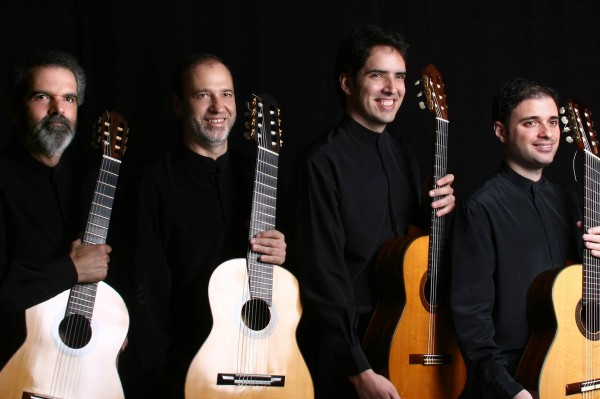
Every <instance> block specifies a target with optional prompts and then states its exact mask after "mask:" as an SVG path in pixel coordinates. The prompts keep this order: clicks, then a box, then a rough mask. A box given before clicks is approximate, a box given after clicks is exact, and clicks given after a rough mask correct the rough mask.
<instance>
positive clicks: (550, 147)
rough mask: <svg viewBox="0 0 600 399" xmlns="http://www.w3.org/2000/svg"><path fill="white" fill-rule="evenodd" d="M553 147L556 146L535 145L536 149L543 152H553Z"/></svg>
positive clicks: (549, 144) (547, 144)
mask: <svg viewBox="0 0 600 399" xmlns="http://www.w3.org/2000/svg"><path fill="white" fill-rule="evenodd" d="M553 145H554V144H553V143H545V144H535V147H536V148H537V149H538V150H542V151H550V150H552V146H553Z"/></svg>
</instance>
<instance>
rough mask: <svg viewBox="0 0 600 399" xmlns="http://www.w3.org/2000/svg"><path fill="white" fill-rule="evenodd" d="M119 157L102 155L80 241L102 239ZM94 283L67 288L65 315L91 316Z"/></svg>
mask: <svg viewBox="0 0 600 399" xmlns="http://www.w3.org/2000/svg"><path fill="white" fill-rule="evenodd" d="M120 166H121V161H120V160H118V159H115V158H111V157H109V156H106V155H104V156H103V157H102V164H101V166H100V171H99V172H98V179H97V181H96V189H95V191H94V196H93V199H92V205H91V207H90V212H89V215H88V221H87V225H86V229H85V232H84V234H83V239H82V242H83V244H84V245H95V244H104V243H106V237H107V235H108V225H109V223H110V214H111V211H112V204H113V200H114V198H115V191H116V188H117V179H118V177H119V168H120ZM96 290H97V283H85V284H77V285H75V286H74V287H73V288H72V289H71V294H70V296H69V301H68V303H67V311H66V314H67V315H71V314H79V315H83V316H85V317H86V318H87V319H88V320H91V318H92V313H93V310H94V302H95V299H96Z"/></svg>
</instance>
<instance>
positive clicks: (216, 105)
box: [210, 96, 225, 113]
mask: <svg viewBox="0 0 600 399" xmlns="http://www.w3.org/2000/svg"><path fill="white" fill-rule="evenodd" d="M223 104H224V103H223V101H222V100H221V98H220V97H219V96H213V97H212V99H211V104H210V108H211V110H212V111H213V112H216V113H218V112H221V111H223V109H224V108H225V107H224V105H223Z"/></svg>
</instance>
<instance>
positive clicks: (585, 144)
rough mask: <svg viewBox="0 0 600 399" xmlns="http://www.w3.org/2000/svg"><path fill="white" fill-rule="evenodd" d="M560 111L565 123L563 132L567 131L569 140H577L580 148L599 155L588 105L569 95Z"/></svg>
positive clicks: (562, 120)
mask: <svg viewBox="0 0 600 399" xmlns="http://www.w3.org/2000/svg"><path fill="white" fill-rule="evenodd" d="M560 113H561V114H562V115H563V116H562V117H561V119H560V120H561V122H562V123H563V125H564V128H563V132H565V133H567V141H569V142H573V141H576V142H577V146H578V147H579V149H580V150H583V151H586V152H589V153H591V154H594V155H596V156H598V142H597V138H596V131H595V130H594V122H593V121H592V113H591V111H590V109H589V108H588V106H587V105H586V104H585V103H584V102H583V101H581V100H578V99H575V98H573V97H569V98H568V99H567V104H566V105H565V106H564V107H562V108H561V109H560ZM570 134H572V136H571V135H570Z"/></svg>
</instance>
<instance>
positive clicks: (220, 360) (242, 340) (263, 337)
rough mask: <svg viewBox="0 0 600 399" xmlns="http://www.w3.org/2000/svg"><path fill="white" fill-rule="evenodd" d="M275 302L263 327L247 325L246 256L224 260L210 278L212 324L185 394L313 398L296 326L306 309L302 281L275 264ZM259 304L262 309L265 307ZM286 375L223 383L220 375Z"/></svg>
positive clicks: (190, 395)
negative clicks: (278, 379)
mask: <svg viewBox="0 0 600 399" xmlns="http://www.w3.org/2000/svg"><path fill="white" fill-rule="evenodd" d="M273 280H274V284H273V304H272V307H271V308H270V309H268V312H267V313H268V314H267V313H265V318H264V319H263V320H264V321H265V323H266V322H267V321H268V324H266V325H265V326H264V327H263V326H260V327H263V328H261V329H260V330H253V329H252V328H249V327H248V325H247V324H246V323H244V321H243V316H242V315H243V313H244V310H243V309H242V308H243V306H244V304H246V303H247V301H248V300H249V298H245V299H244V298H242V297H241V296H240V292H242V289H243V288H244V287H245V286H248V273H247V267H246V260H245V259H233V260H230V261H227V262H225V263H223V264H222V265H220V266H219V267H218V268H217V269H216V270H215V272H214V273H213V275H212V277H211V280H210V283H209V291H208V292H209V298H210V303H211V311H212V315H213V329H212V330H211V333H210V335H209V336H208V338H207V340H206V341H205V342H204V344H203V345H202V347H201V348H200V351H199V352H198V353H197V355H196V357H195V358H194V360H193V361H192V363H191V365H190V368H189V371H188V375H187V379H186V388H185V397H186V398H187V399H192V398H261V399H263V398H264V399H275V398H298V399H310V398H312V397H313V386H312V382H311V378H310V374H309V372H308V368H307V367H306V364H305V362H304V359H303V357H302V355H301V353H300V350H299V349H298V345H297V343H296V327H297V325H298V321H299V320H300V314H301V311H302V308H301V304H300V301H299V295H298V294H299V293H298V283H297V281H296V278H295V277H294V276H293V275H292V274H291V273H289V272H288V271H287V270H285V269H283V268H281V267H278V266H274V267H273ZM263 310H265V309H260V310H258V311H263ZM236 373H240V374H244V375H246V376H251V375H257V376H282V377H284V378H285V381H284V386H266V385H265V386H261V385H253V383H252V381H250V379H249V380H248V384H244V383H240V384H232V385H225V384H219V383H218V376H219V375H220V374H221V375H235V374H236Z"/></svg>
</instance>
